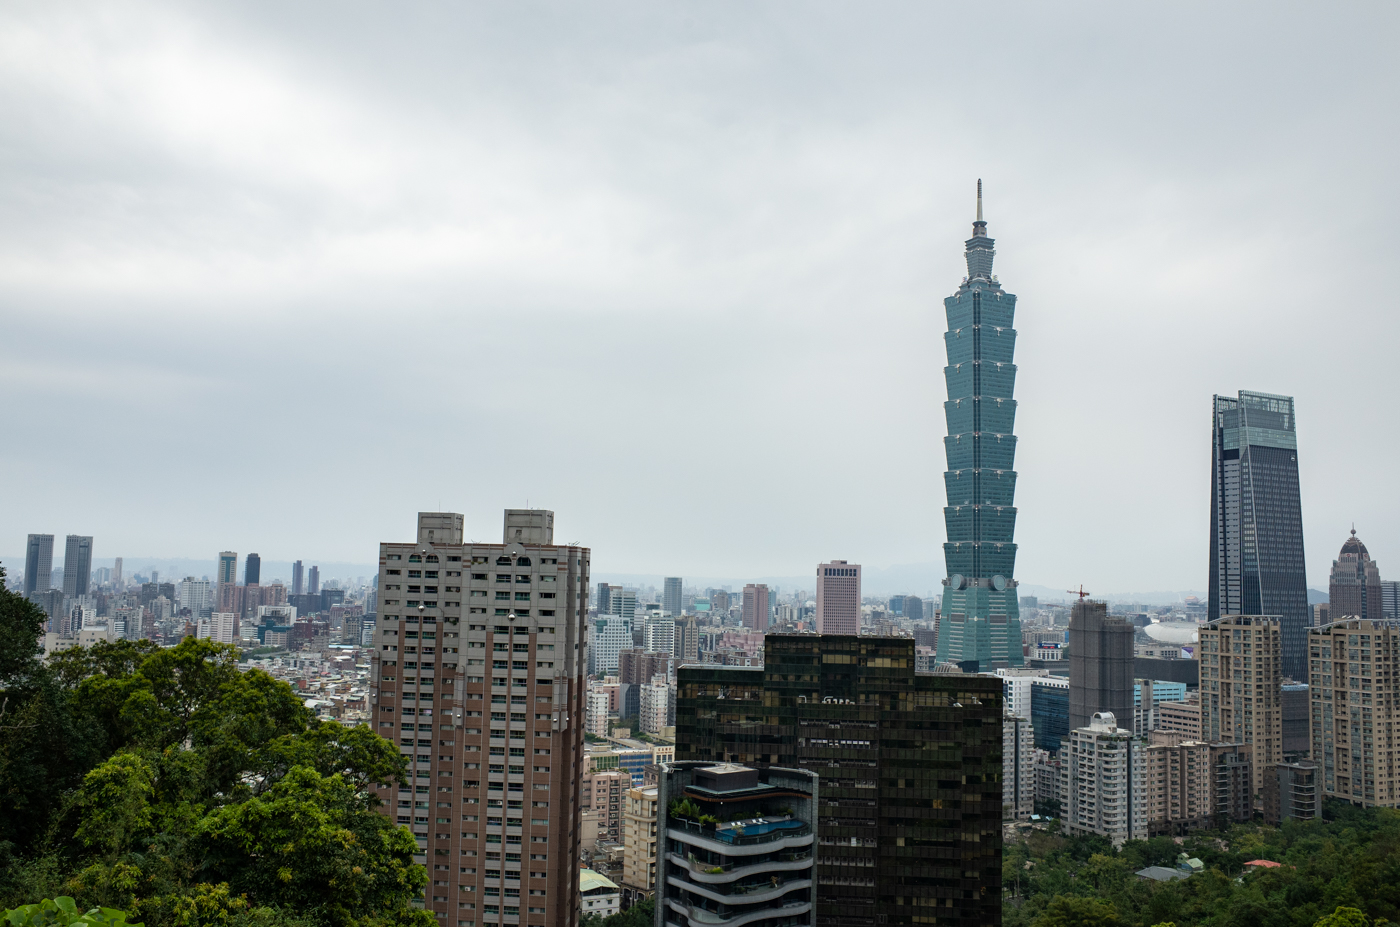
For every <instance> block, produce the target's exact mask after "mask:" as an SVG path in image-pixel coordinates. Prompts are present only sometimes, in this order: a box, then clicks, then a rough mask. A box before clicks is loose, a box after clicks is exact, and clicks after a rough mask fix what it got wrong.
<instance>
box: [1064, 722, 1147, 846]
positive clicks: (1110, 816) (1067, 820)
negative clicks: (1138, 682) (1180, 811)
mask: <svg viewBox="0 0 1400 927" xmlns="http://www.w3.org/2000/svg"><path fill="white" fill-rule="evenodd" d="M1060 760H1061V764H1062V765H1061V775H1062V776H1063V777H1064V787H1063V788H1062V789H1061V792H1062V793H1063V795H1064V798H1063V802H1064V806H1063V807H1062V808H1061V809H1060V811H1061V814H1062V820H1063V822H1064V828H1065V833H1067V834H1070V835H1071V836H1073V835H1088V834H1098V835H1099V836H1101V837H1106V838H1108V840H1109V841H1110V842H1111V843H1112V844H1113V845H1114V847H1122V846H1123V844H1124V843H1126V842H1127V841H1129V840H1146V839H1147V794H1146V792H1147V782H1146V779H1147V766H1146V762H1145V761H1146V749H1145V747H1144V746H1143V745H1142V743H1141V742H1140V741H1139V740H1138V739H1137V738H1136V737H1134V736H1133V732H1132V731H1129V730H1126V729H1124V728H1120V727H1119V726H1118V719H1116V718H1115V717H1113V712H1111V711H1101V712H1095V713H1094V715H1093V717H1092V718H1090V719H1089V726H1088V727H1081V728H1076V729H1075V730H1072V731H1070V732H1069V739H1068V740H1067V741H1066V742H1065V746H1064V747H1063V748H1062V749H1061V751H1060Z"/></svg>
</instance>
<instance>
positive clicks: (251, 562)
mask: <svg viewBox="0 0 1400 927" xmlns="http://www.w3.org/2000/svg"><path fill="white" fill-rule="evenodd" d="M261 577H262V558H261V557H259V556H258V555H257V554H249V555H248V559H247V560H245V561H243V585H245V586H257V585H260V582H259V580H260V579H261Z"/></svg>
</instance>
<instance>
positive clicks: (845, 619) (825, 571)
mask: <svg viewBox="0 0 1400 927" xmlns="http://www.w3.org/2000/svg"><path fill="white" fill-rule="evenodd" d="M817 633H818V634H859V633H860V564H859V563H847V562H846V561H844V560H833V561H831V562H830V563H821V564H818V565H817Z"/></svg>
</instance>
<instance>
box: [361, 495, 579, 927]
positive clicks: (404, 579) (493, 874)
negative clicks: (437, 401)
mask: <svg viewBox="0 0 1400 927" xmlns="http://www.w3.org/2000/svg"><path fill="white" fill-rule="evenodd" d="M551 523H552V515H551V514H550V513H547V512H542V511H538V510H519V509H508V510H506V512H505V518H504V524H505V532H504V537H505V538H506V540H503V542H502V543H500V544H487V543H476V542H467V541H464V540H463V533H464V532H463V518H462V516H461V515H458V514H456V513H449V512H421V513H419V516H418V532H417V537H416V539H415V540H414V541H411V542H386V543H382V544H380V547H379V564H380V566H379V592H380V600H379V621H378V623H377V629H376V631H375V633H374V642H375V646H376V648H377V649H376V650H375V655H374V658H373V662H372V671H371V679H373V680H375V681H376V685H377V688H375V689H373V690H371V706H372V707H371V713H372V717H373V718H374V725H375V730H376V732H377V733H379V734H380V735H381V736H384V737H386V738H389V739H391V740H393V741H396V742H397V743H398V744H399V749H400V751H401V752H402V754H403V755H404V757H405V758H406V759H408V761H409V767H408V776H407V778H406V780H405V785H403V786H402V787H389V788H383V789H380V790H379V794H380V798H381V799H382V800H383V805H382V809H383V813H384V814H385V815H387V816H388V817H389V818H390V820H391V821H394V822H396V823H398V824H402V825H404V826H406V827H408V828H409V829H410V831H411V832H412V834H413V836H414V839H415V840H416V841H417V843H418V848H419V854H420V855H419V856H418V857H417V861H418V862H420V863H422V864H423V865H425V866H426V867H427V868H428V872H429V876H430V878H431V879H432V880H433V885H432V886H431V892H429V893H426V897H425V898H424V907H425V908H426V909H427V910H429V911H431V912H432V913H433V915H434V916H435V917H436V918H437V920H438V922H439V923H441V924H455V923H456V922H457V921H458V920H459V919H462V920H475V921H477V922H478V923H482V922H483V921H482V919H483V917H484V916H485V915H486V914H489V913H492V912H489V911H486V910H485V909H484V904H485V903H484V899H485V898H486V897H487V894H488V893H487V889H488V888H490V889H491V890H492V891H491V894H492V895H493V896H496V895H499V896H500V897H501V899H502V900H501V904H500V905H499V907H500V909H501V910H500V911H499V912H498V913H499V915H500V916H501V917H502V918H505V919H507V920H509V922H511V923H520V924H522V925H539V927H545V925H548V927H554V925H562V927H574V925H577V923H578V918H579V902H578V899H579V829H580V820H579V808H580V807H581V806H580V794H579V785H580V781H579V780H580V770H579V763H578V760H577V757H579V756H580V755H581V752H582V749H583V722H584V665H583V657H584V653H585V641H584V637H585V633H586V627H587V626H586V615H587V609H586V600H585V596H586V590H587V585H588V571H589V551H588V549H587V548H585V547H577V546H558V545H555V544H553V536H552V528H551V527H550V526H551ZM492 906H496V905H494V904H493V905H492Z"/></svg>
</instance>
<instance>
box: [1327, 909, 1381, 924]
mask: <svg viewBox="0 0 1400 927" xmlns="http://www.w3.org/2000/svg"><path fill="white" fill-rule="evenodd" d="M1313 927H1371V919H1370V918H1369V917H1367V916H1366V914H1365V912H1363V911H1359V910H1357V909H1356V908H1346V907H1339V908H1337V910H1335V911H1333V912H1332V913H1331V914H1329V915H1327V916H1326V917H1320V918H1318V920H1317V923H1315V924H1314V925H1313Z"/></svg>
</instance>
